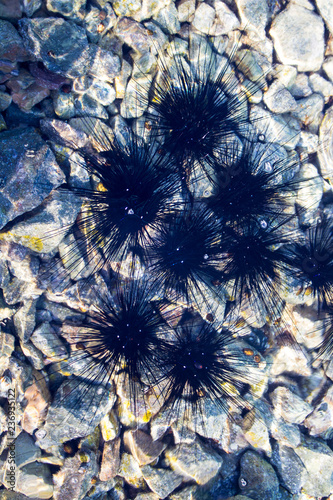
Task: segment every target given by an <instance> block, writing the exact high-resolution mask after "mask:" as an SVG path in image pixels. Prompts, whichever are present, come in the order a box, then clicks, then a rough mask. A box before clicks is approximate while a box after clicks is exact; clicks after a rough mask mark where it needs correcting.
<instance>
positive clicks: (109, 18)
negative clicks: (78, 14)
mask: <svg viewBox="0 0 333 500" xmlns="http://www.w3.org/2000/svg"><path fill="white" fill-rule="evenodd" d="M101 17H102V18H103V19H101ZM116 21H117V17H116V14H115V13H114V10H113V8H112V6H111V5H110V4H109V3H106V4H105V6H104V7H103V10H100V9H97V8H95V7H92V6H90V10H89V12H87V13H86V16H85V18H84V23H85V26H86V30H87V36H88V38H89V41H90V42H92V43H97V44H98V42H100V41H101V40H102V38H103V36H104V35H105V34H106V33H107V32H108V31H109V30H111V28H113V27H114V26H115V24H116Z"/></svg>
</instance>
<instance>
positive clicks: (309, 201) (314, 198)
mask: <svg viewBox="0 0 333 500" xmlns="http://www.w3.org/2000/svg"><path fill="white" fill-rule="evenodd" d="M298 178H299V180H300V181H301V187H300V189H299V190H298V192H297V198H296V204H297V205H298V206H299V207H301V208H302V209H303V208H304V209H305V210H307V212H306V211H305V212H303V213H302V214H301V216H300V220H301V221H302V223H303V224H304V223H306V220H307V218H309V217H311V216H312V215H311V214H312V213H314V212H315V211H316V209H317V208H318V206H319V204H320V202H321V199H322V196H323V191H324V182H323V179H322V178H321V177H320V176H319V175H318V171H317V169H316V167H315V166H314V165H312V164H311V163H305V164H303V165H302V168H301V170H300V172H299V174H298ZM303 181H306V182H303ZM309 207H310V208H311V210H308V208H309Z"/></svg>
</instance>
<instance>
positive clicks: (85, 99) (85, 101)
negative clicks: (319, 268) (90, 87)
mask: <svg viewBox="0 0 333 500" xmlns="http://www.w3.org/2000/svg"><path fill="white" fill-rule="evenodd" d="M75 113H76V115H77V116H94V117H96V118H101V119H102V120H107V119H108V118H109V115H108V112H107V111H106V109H105V108H104V106H102V104H100V103H99V102H97V101H95V99H93V98H92V97H91V96H90V95H89V94H83V95H79V97H78V98H77V99H75Z"/></svg>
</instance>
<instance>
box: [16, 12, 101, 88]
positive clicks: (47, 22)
mask: <svg viewBox="0 0 333 500" xmlns="http://www.w3.org/2000/svg"><path fill="white" fill-rule="evenodd" d="M19 27H20V32H21V34H22V37H23V39H24V42H25V46H26V48H27V50H28V51H29V52H31V53H32V54H33V55H34V56H35V57H36V58H37V60H38V61H43V64H44V65H45V66H46V68H47V69H49V70H50V71H54V72H55V73H60V74H61V75H64V76H68V77H69V78H76V77H78V76H81V75H84V74H85V73H86V71H87V69H88V66H89V64H90V58H91V57H92V54H91V53H90V52H89V47H88V40H87V36H86V33H85V30H84V28H82V27H81V26H77V25H76V24H74V23H73V22H71V21H65V20H64V19H62V18H54V17H49V18H44V19H43V18H34V19H27V18H25V19H21V20H20V21H19Z"/></svg>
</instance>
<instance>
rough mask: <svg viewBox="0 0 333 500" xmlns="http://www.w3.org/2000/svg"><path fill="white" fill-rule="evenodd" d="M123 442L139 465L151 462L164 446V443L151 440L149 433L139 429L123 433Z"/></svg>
mask: <svg viewBox="0 0 333 500" xmlns="http://www.w3.org/2000/svg"><path fill="white" fill-rule="evenodd" d="M124 444H125V447H126V448H127V450H128V451H130V452H131V454H132V455H133V457H134V458H135V460H136V461H137V462H138V463H139V464H140V466H142V465H147V464H150V463H152V462H153V461H154V460H155V459H156V458H157V457H158V456H159V455H160V454H161V453H162V451H163V450H164V449H165V448H166V445H165V444H164V443H162V442H161V441H153V440H152V437H151V436H150V435H149V434H146V433H145V432H143V431H141V430H140V429H137V430H135V431H126V432H125V434H124Z"/></svg>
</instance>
